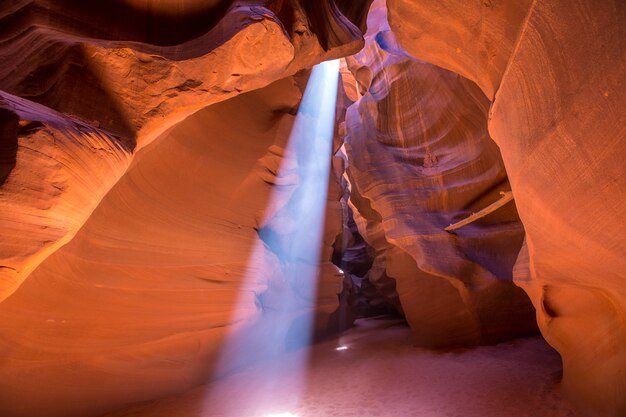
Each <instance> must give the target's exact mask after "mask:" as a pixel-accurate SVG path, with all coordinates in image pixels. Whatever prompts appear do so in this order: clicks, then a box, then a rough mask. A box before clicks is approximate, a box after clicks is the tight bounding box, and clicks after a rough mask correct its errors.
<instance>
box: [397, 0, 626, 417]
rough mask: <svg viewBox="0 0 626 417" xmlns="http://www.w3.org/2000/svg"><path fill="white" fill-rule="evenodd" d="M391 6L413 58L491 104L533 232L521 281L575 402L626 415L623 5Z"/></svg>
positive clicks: (404, 1)
mask: <svg viewBox="0 0 626 417" xmlns="http://www.w3.org/2000/svg"><path fill="white" fill-rule="evenodd" d="M388 8H389V20H390V24H391V28H392V30H393V31H394V33H396V35H397V36H398V39H399V41H400V43H401V44H402V46H403V48H404V49H405V50H406V51H407V52H409V53H410V54H412V55H413V56H415V57H416V58H419V59H424V60H426V61H429V62H433V63H435V64H437V65H440V66H442V67H444V68H448V69H452V70H454V71H456V72H458V73H460V74H463V75H465V76H467V77H468V78H470V79H472V80H474V81H476V82H477V83H478V85H480V86H481V88H482V89H483V91H484V92H485V93H486V94H487V95H488V96H490V97H492V98H493V103H492V105H491V109H490V112H489V132H490V134H491V136H492V137H493V138H494V140H495V141H496V143H497V144H498V146H499V147H500V149H501V152H502V157H503V160H504V164H505V167H506V170H507V173H508V175H509V179H510V182H511V187H512V190H513V194H514V197H515V203H516V205H517V208H518V211H519V214H520V218H521V220H522V223H523V224H524V229H525V231H526V243H525V245H524V248H523V250H522V252H521V254H520V256H519V259H518V262H517V265H516V271H515V281H516V283H517V284H518V285H520V286H521V287H522V288H523V289H525V290H526V292H527V293H528V295H529V296H530V298H531V299H532V301H533V304H534V305H535V307H536V310H537V321H538V324H539V327H540V329H541V331H542V333H543V335H544V337H545V338H546V340H547V341H548V342H549V343H550V344H552V346H554V347H555V348H556V349H557V350H558V351H559V352H560V353H561V355H562V357H563V364H564V376H563V386H564V387H565V388H566V390H567V391H568V392H569V394H570V396H571V398H573V399H575V400H576V401H578V402H579V403H580V404H581V405H583V407H585V408H587V409H588V412H589V413H591V414H592V415H599V416H621V415H624V414H626V402H625V401H626V378H625V375H626V324H625V323H626V287H625V286H624V283H625V282H626V275H625V274H626V256H625V255H626V252H625V248H626V245H624V236H626V223H624V221H623V219H624V217H625V214H626V211H625V209H624V207H625V204H624V203H625V200H624V190H625V189H626V176H624V168H623V165H624V164H623V161H624V157H625V155H626V145H625V142H624V137H626V130H625V129H626V128H625V126H626V116H625V113H624V108H626V101H625V100H626V98H625V97H626V94H625V90H624V83H623V80H624V74H625V72H626V62H625V61H624V57H625V56H626V51H625V49H624V39H626V26H625V25H624V22H625V21H626V3H624V2H623V1H620V0H614V1H604V2H593V1H587V0H576V1H561V0H557V1H543V0H536V1H533V2H530V1H529V2H518V1H501V2H498V1H486V2H485V1H484V2H474V3H468V2H465V1H444V2H441V1H434V0H433V1H422V2H419V4H418V3H416V2H412V1H408V0H389V1H388ZM424 22H428V23H424ZM490 48H495V49H494V57H493V58H492V57H491V55H490V54H489V50H490Z"/></svg>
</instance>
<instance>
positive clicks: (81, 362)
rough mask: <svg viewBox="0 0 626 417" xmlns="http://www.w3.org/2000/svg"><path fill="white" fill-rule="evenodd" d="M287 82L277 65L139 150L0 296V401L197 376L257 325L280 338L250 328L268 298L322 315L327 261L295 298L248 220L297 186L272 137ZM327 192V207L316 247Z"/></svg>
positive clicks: (269, 218)
mask: <svg viewBox="0 0 626 417" xmlns="http://www.w3.org/2000/svg"><path fill="white" fill-rule="evenodd" d="M300 94H301V89H300V87H299V85H298V83H297V82H296V80H294V78H292V77H290V78H286V79H284V80H281V81H278V82H276V83H273V84H271V85H270V86H268V87H266V88H264V89H262V90H258V91H255V92H251V93H247V94H244V95H241V96H239V97H237V98H235V99H232V100H228V101H225V102H223V103H219V104H216V105H213V106H210V107H208V108H206V109H204V110H202V111H200V112H198V113H196V114H194V115H193V116H191V117H189V118H188V119H186V120H185V121H184V122H182V123H180V124H178V125H177V126H176V127H175V128H174V129H172V130H171V132H169V133H168V134H167V135H164V136H163V137H161V138H159V139H157V140H156V141H155V142H154V143H152V144H151V145H149V146H148V147H146V148H145V149H144V150H142V151H141V152H140V153H139V154H138V155H137V157H136V158H135V159H134V161H133V164H132V166H131V167H130V169H129V170H128V172H127V173H126V174H125V175H124V176H123V177H122V178H121V179H120V180H119V181H118V182H117V184H115V185H114V186H113V188H112V189H111V190H110V191H109V192H108V194H107V195H106V197H105V198H104V199H103V200H102V201H101V202H100V204H99V205H98V207H97V208H96V209H95V210H94V211H93V213H92V214H91V215H90V216H89V219H88V220H87V221H86V222H85V224H84V225H83V226H82V228H81V229H80V231H79V232H78V233H77V234H76V236H75V237H74V238H73V239H72V240H71V242H69V243H68V244H66V245H65V246H63V247H62V248H60V249H59V250H57V251H56V252H55V253H54V254H52V255H50V256H49V257H47V258H46V259H45V260H44V261H43V262H42V263H41V264H40V265H39V267H38V268H36V270H35V271H34V272H33V273H31V275H30V276H29V278H28V279H27V280H26V281H25V282H24V284H23V285H22V286H21V288H20V289H19V290H18V291H17V292H16V293H14V294H13V295H12V296H11V297H9V298H8V299H6V300H5V301H4V302H2V304H0V334H1V340H2V342H1V344H0V346H1V347H0V349H1V351H2V355H3V358H4V360H3V364H2V368H3V375H5V377H4V378H3V379H2V381H1V382H0V399H1V401H0V404H1V405H0V408H1V409H2V412H3V414H6V415H11V416H32V415H55V416H72V415H76V416H83V415H97V414H98V413H100V414H102V413H103V412H105V411H107V410H111V409H115V408H119V407H120V406H122V405H124V404H128V403H132V402H137V401H142V400H149V399H153V398H157V397H162V396H167V395H169V394H173V393H176V392H179V391H181V390H184V389H187V388H189V387H191V386H194V385H197V384H199V383H201V382H204V381H206V380H208V379H210V378H213V377H216V376H217V375H216V374H215V372H216V371H219V372H226V371H228V369H227V368H225V367H224V366H220V367H219V368H216V366H217V365H218V364H216V361H217V360H219V359H222V358H223V357H224V353H223V352H221V351H220V347H221V348H222V349H224V348H228V349H229V350H232V349H237V348H239V347H245V349H246V350H247V352H248V356H251V352H255V355H257V354H259V352H258V350H259V349H263V348H264V347H265V346H266V345H265V344H264V338H269V340H271V341H272V343H273V344H274V345H280V344H281V339H282V340H284V339H285V338H286V336H287V335H285V334H280V333H272V331H271V329H269V330H268V328H267V326H266V327H261V328H259V327H258V326H259V325H260V324H262V323H263V321H264V320H266V319H267V318H268V317H270V315H271V313H272V311H273V310H274V308H275V303H276V302H277V300H280V299H282V298H287V299H290V300H292V302H291V305H293V306H294V307H293V311H290V312H286V313H285V314H292V315H293V320H294V321H295V320H298V317H299V316H302V315H303V314H305V313H306V311H307V310H308V311H310V314H313V315H314V316H315V317H316V318H317V321H318V325H319V326H320V327H321V328H322V330H324V329H325V328H326V327H328V325H329V322H330V320H331V319H332V315H333V313H335V310H336V309H337V293H338V292H339V290H340V283H341V274H340V273H339V271H338V270H337V269H336V267H334V266H333V265H332V264H330V262H328V261H327V262H323V263H322V264H321V265H320V267H319V268H320V270H321V271H320V280H319V281H320V282H319V286H318V287H319V288H318V291H317V295H310V294H309V295H308V298H307V294H301V293H299V292H298V291H297V288H292V286H291V285H289V283H290V279H291V277H289V275H288V271H289V268H290V265H289V262H288V261H287V262H286V261H285V260H280V257H279V255H277V254H276V253H275V252H274V251H273V248H271V247H269V246H268V245H266V244H264V242H263V241H262V240H261V238H260V237H259V234H258V232H257V230H259V229H261V228H262V227H265V228H267V227H269V226H268V225H271V224H272V223H273V222H274V220H273V219H274V218H275V217H276V216H278V215H279V214H280V209H281V207H284V206H285V205H287V204H289V200H290V198H291V196H292V194H293V191H294V189H295V187H296V186H297V184H298V176H297V169H296V168H297V160H296V159H295V158H294V157H293V155H289V154H288V153H286V151H285V148H286V142H287V139H288V138H289V132H290V130H291V126H292V124H293V122H294V119H295V116H293V115H292V114H291V113H292V112H293V109H295V107H296V106H297V104H298V97H299V96H300ZM279 166H282V169H281V170H279V169H278V167H279ZM330 178H331V180H330V181H331V183H332V184H334V185H332V186H330V187H329V188H331V189H333V188H334V189H337V190H339V185H338V180H337V176H336V175H332V176H331V177H330ZM341 194H342V193H341V192H336V193H331V194H329V198H330V199H333V201H331V202H329V203H328V204H327V206H328V213H327V228H326V231H325V233H324V242H322V243H323V246H324V249H323V251H324V253H325V257H326V258H327V259H328V260H329V259H330V254H331V253H332V244H333V243H334V240H335V238H336V236H337V235H339V234H340V233H341V224H342V217H341V216H342V212H341V209H340V207H341V206H340V203H339V198H340V195H341ZM270 202H271V204H270ZM294 220H295V219H291V221H290V222H289V224H297V223H296V222H295V221H294ZM279 222H280V224H282V225H283V227H282V228H281V230H279V231H278V232H276V233H280V234H281V235H282V236H283V239H286V240H288V239H289V235H290V234H292V233H294V231H293V230H291V229H290V228H289V227H284V224H285V223H284V222H285V219H280V220H279ZM321 226H323V225H321ZM291 262H294V261H291ZM295 262H297V261H295ZM311 267H314V266H311ZM311 297H314V298H311ZM293 300H295V301H293ZM269 323H270V325H271V324H272V321H271V320H270V321H269ZM287 330H288V329H287ZM226 337H228V339H226ZM255 338H257V339H256V340H255ZM232 340H236V341H237V342H236V343H232ZM226 342H230V343H229V344H228V345H225V343H226ZM254 346H257V349H252V348H253V347H254ZM251 349H252V350H251ZM228 354H232V352H228ZM235 356H236V355H235ZM244 359H245V358H244ZM219 365H222V364H219ZM235 365H239V364H232V366H235ZM33 398H37V401H32V399H33Z"/></svg>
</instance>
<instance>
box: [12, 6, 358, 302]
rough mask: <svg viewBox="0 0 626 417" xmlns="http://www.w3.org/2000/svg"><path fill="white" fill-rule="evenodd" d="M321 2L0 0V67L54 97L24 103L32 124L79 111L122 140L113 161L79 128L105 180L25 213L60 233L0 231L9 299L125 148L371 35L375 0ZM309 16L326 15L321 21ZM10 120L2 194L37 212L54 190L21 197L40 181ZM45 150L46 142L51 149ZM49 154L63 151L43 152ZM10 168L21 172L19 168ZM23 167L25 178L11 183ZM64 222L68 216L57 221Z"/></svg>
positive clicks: (88, 163)
mask: <svg viewBox="0 0 626 417" xmlns="http://www.w3.org/2000/svg"><path fill="white" fill-rule="evenodd" d="M322 3H323V4H324V7H323V8H322V9H315V10H308V9H307V8H306V7H304V6H303V4H305V2H300V1H296V0H292V1H254V2H247V1H208V2H200V1H197V0H191V1H179V2H177V1H157V2H150V4H147V3H146V2H141V1H135V0H127V1H123V0H113V1H110V2H106V3H103V2H89V3H85V2H81V1H77V0H63V1H55V2H49V1H45V0H19V1H13V2H5V3H3V4H2V6H1V7H0V42H1V45H0V61H2V62H5V63H7V64H6V65H4V64H3V65H2V66H0V91H3V92H4V93H3V94H6V93H8V94H10V95H13V96H18V97H21V98H23V99H25V100H28V101H31V102H34V103H38V104H41V105H42V106H45V108H44V107H42V106H36V105H34V104H32V105H31V104H28V103H26V102H22V103H25V104H23V106H26V107H30V108H31V109H39V110H35V111H30V113H29V116H28V117H30V118H29V119H24V120H25V122H24V123H26V122H27V121H35V122H37V121H39V120H40V119H41V118H43V117H45V116H44V115H39V114H38V113H37V112H43V113H46V112H47V111H48V110H47V109H54V110H55V111H56V112H57V116H56V117H57V119H58V118H61V119H62V118H64V117H68V121H67V122H66V124H71V123H73V122H72V120H79V121H81V123H83V124H84V125H89V126H91V128H93V129H94V131H96V130H97V131H99V132H104V133H102V135H105V136H107V137H115V139H112V140H114V141H116V142H119V143H120V144H121V145H120V146H122V148H123V149H124V150H123V151H120V152H118V150H113V151H112V152H109V153H108V155H110V157H111V158H112V160H111V161H109V162H107V161H104V159H106V157H107V154H105V153H104V152H100V153H96V152H91V151H90V149H91V148H92V146H91V145H90V142H91V141H92V139H90V138H89V137H88V135H79V136H77V135H76V133H74V135H73V136H74V142H75V143H74V144H73V145H72V146H74V147H76V148H77V150H76V153H80V156H81V158H82V159H77V160H76V161H75V163H76V164H80V165H81V166H82V167H83V169H84V170H86V171H88V172H93V173H95V174H94V175H93V176H94V177H101V179H100V180H98V181H99V182H91V183H89V184H88V187H90V188H91V191H92V195H91V196H90V198H89V199H85V198H83V199H81V200H80V201H79V200H75V201H74V200H73V199H74V198H76V196H77V194H68V191H67V189H66V188H63V187H62V188H60V189H59V191H58V195H55V196H54V199H55V200H57V201H59V202H62V203H60V204H67V206H68V207H69V206H72V207H80V209H77V210H74V211H66V212H64V214H63V218H62V219H60V218H59V212H58V211H57V212H56V213H55V212H53V211H52V210H40V211H39V213H38V217H37V218H33V217H31V218H27V217H22V218H21V220H20V223H21V226H19V227H21V228H22V229H23V230H30V229H29V227H31V226H32V227H31V229H37V228H39V227H44V226H45V227H50V228H54V229H56V232H55V233H54V234H53V233H45V234H41V233H40V232H33V233H24V234H23V236H22V237H21V238H20V239H21V240H22V242H21V243H20V242H17V241H16V242H9V241H6V242H3V245H2V246H3V247H2V248H1V249H0V254H1V257H0V265H2V268H0V282H1V284H0V300H2V299H4V298H6V297H8V296H9V295H10V294H11V293H13V292H14V291H15V290H16V289H17V288H18V287H19V285H20V284H21V283H22V282H23V281H24V279H26V277H27V276H28V274H29V273H30V272H31V271H32V270H34V268H35V267H36V266H37V265H38V264H39V262H41V260H43V259H45V257H46V256H47V255H49V254H50V253H52V252H54V250H56V249H57V248H59V247H60V246H62V245H63V244H64V243H66V242H67V241H69V240H70V239H71V237H72V236H73V235H74V233H76V231H77V230H78V228H80V226H81V225H82V224H83V223H84V222H85V220H86V219H87V217H88V216H89V213H91V211H92V210H93V209H94V208H95V207H96V205H97V204H98V202H99V201H100V198H101V197H102V196H103V195H104V194H105V193H106V192H107V191H108V190H109V189H110V187H111V186H112V185H113V184H115V182H116V181H117V179H119V178H120V177H121V176H122V175H123V173H124V171H125V169H126V166H128V162H129V161H126V162H125V164H126V165H125V166H124V164H119V163H118V162H117V161H118V160H124V159H127V158H128V153H131V154H134V152H136V151H137V150H139V149H141V148H142V147H144V146H146V145H148V144H150V143H151V142H152V141H153V140H154V139H156V138H157V137H159V136H160V135H162V134H163V133H165V132H166V131H167V130H168V129H170V128H171V127H172V126H174V125H175V124H176V123H179V122H180V121H182V120H184V119H185V118H186V117H188V116H190V115H191V114H193V113H194V112H196V111H198V110H200V109H202V108H203V107H206V106H207V105H210V104H213V103H216V102H219V101H222V100H226V99H228V98H231V97H234V96H235V95H237V94H239V93H241V92H244V91H251V90H254V89H256V88H260V87H263V86H265V85H268V84H269V83H271V82H273V81H276V80H278V79H281V78H284V77H286V76H288V75H292V74H294V73H296V72H297V71H299V70H301V69H305V68H310V67H311V66H313V65H314V64H316V63H318V62H321V61H323V60H327V59H333V58H338V57H341V56H344V55H347V54H349V53H353V52H356V51H357V50H358V49H359V48H360V47H361V46H362V42H363V41H362V36H361V30H362V28H364V21H363V20H364V12H365V11H366V10H367V7H368V3H369V2H368V1H367V0H366V1H361V2H358V4H356V3H355V4H353V5H352V6H348V5H346V4H343V2H339V5H337V4H335V2H334V1H333V0H326V1H324V2H322ZM342 10H344V11H345V13H346V14H347V16H348V17H346V16H344V15H343V14H342ZM307 13H308V14H307ZM350 19H352V20H353V21H354V22H352V21H351V20H350ZM311 22H318V23H317V24H316V25H315V26H314V27H313V25H312V23H311ZM321 22H324V24H321ZM330 33H332V36H331V35H330ZM3 107H6V106H3ZM46 108H47V109H46ZM9 111H11V109H9ZM20 117H21V116H20ZM10 119H12V116H7V117H0V124H2V125H1V126H0V134H2V138H0V164H1V165H0V178H2V179H3V180H4V178H5V177H7V179H6V181H5V185H3V186H2V188H0V190H2V189H5V190H6V191H4V192H5V194H4V195H3V198H2V203H1V204H10V205H11V208H12V209H14V210H16V211H17V212H20V211H23V212H29V211H30V210H31V208H30V205H33V204H35V205H40V206H46V205H48V204H49V201H50V200H51V197H50V195H48V194H45V193H39V194H36V195H35V194H33V195H31V199H29V200H26V199H23V198H21V197H16V196H15V194H14V193H15V192H14V190H15V187H24V188H25V189H30V188H32V189H36V188H37V187H39V186H38V185H37V184H35V183H32V184H31V183H24V182H23V181H25V180H26V178H27V177H28V176H29V175H31V174H29V173H28V172H25V173H21V171H29V172H31V173H33V172H36V171H37V169H38V168H37V167H36V166H35V165H33V164H32V161H27V160H26V159H24V160H20V159H21V158H22V156H23V155H26V154H25V153H24V152H23V151H22V150H20V145H19V144H20V143H22V140H21V139H18V140H17V142H18V147H17V148H16V149H14V148H15V146H14V145H15V142H16V139H15V137H16V134H17V133H16V132H15V129H14V125H15V121H14V120H10ZM5 120H6V122H5ZM5 123H7V126H6V127H5V126H4V125H5ZM11 126H13V127H11ZM5 136H6V138H5ZM5 144H6V145H5ZM82 147H86V148H85V149H81V148H82ZM40 151H41V152H44V153H46V152H48V148H46V147H42V149H40ZM16 157H17V159H18V160H17V164H16V163H15V159H16ZM46 157H47V158H48V159H50V158H52V159H54V158H55V156H54V155H52V154H48V153H46V154H44V155H41V158H46ZM5 160H6V161H7V162H4V161H5ZM66 162H67V163H68V164H72V163H74V162H72V161H66ZM100 165H104V166H105V168H100ZM13 167H15V168H13ZM12 170H13V171H16V172H14V173H13V174H10V172H11V171H12ZM17 171H20V172H17ZM66 174H67V175H68V176H69V177H70V178H69V179H68V181H74V182H82V181H83V179H82V177H83V176H85V175H82V173H81V172H79V171H77V170H73V169H71V168H70V169H68V170H67V172H66ZM18 176H19V177H21V180H20V181H22V182H20V183H19V184H17V185H16V184H13V182H14V181H16V178H17V177H18ZM36 176H37V174H36V173H35V174H34V176H33V178H32V180H33V181H34V178H35V177H36ZM86 176H89V175H86ZM92 180H93V179H88V180H87V182H89V181H92ZM98 187H101V188H98ZM33 199H34V200H33ZM9 200H10V202H9ZM35 200H37V201H35ZM66 200H67V201H66ZM55 204H56V203H55ZM3 214H5V216H8V217H10V216H11V214H9V212H5V213H3ZM0 220H1V221H0V233H1V234H2V235H3V236H5V235H6V236H12V235H13V234H14V232H15V227H16V226H15V225H14V224H13V221H12V220H11V219H7V218H2V219H0ZM59 221H65V224H64V225H63V226H62V227H59V224H58V223H59ZM29 224H30V226H28V225H29Z"/></svg>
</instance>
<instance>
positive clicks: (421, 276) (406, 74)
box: [345, 2, 536, 347]
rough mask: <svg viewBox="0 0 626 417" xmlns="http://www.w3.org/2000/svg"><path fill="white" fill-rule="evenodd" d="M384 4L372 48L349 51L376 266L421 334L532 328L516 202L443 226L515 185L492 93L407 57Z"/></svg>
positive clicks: (438, 339) (358, 182) (359, 191)
mask: <svg viewBox="0 0 626 417" xmlns="http://www.w3.org/2000/svg"><path fill="white" fill-rule="evenodd" d="M385 12H386V10H385V5H384V2H375V3H374V6H372V11H370V15H369V18H368V19H369V23H368V27H369V29H368V33H367V35H366V46H365V49H364V50H363V51H362V52H360V53H359V54H357V55H354V56H352V57H349V58H347V62H348V65H349V67H350V68H351V70H352V72H353V73H354V74H355V78H356V80H357V81H358V82H359V84H360V85H361V86H362V88H363V89H364V91H365V93H364V96H363V97H362V98H361V99H360V100H359V101H357V102H356V103H355V104H354V105H352V106H351V107H350V108H349V109H348V111H347V116H346V137H345V142H346V150H347V155H348V161H349V164H348V174H349V178H350V183H351V186H352V195H351V201H352V203H353V205H354V206H355V208H356V209H357V211H358V212H359V214H360V217H361V219H360V221H357V223H358V224H359V231H360V232H361V234H362V235H363V237H364V238H365V239H366V240H367V241H368V243H369V244H370V245H372V246H373V247H374V248H376V251H377V259H376V260H375V261H374V265H373V267H372V268H373V269H374V270H376V269H377V270H378V271H379V276H380V281H382V282H381V285H387V286H390V284H389V280H394V281H395V286H396V288H397V293H398V295H399V297H400V301H401V304H402V309H403V310H404V313H405V315H406V318H407V320H408V321H409V323H410V325H411V328H412V330H413V332H414V334H415V337H416V341H417V343H418V344H419V345H422V346H430V347H449V346H459V345H475V344H479V343H493V342H497V341H501V340H504V339H507V338H510V337H513V336H516V335H521V334H527V333H531V332H533V331H534V330H535V329H536V326H535V324H534V316H533V309H532V305H531V303H530V301H529V300H528V297H527V296H526V295H525V294H524V293H523V291H521V290H520V289H519V288H517V287H516V286H515V285H514V284H513V282H512V269H513V264H514V262H515V259H516V257H517V254H518V252H519V249H520V247H521V244H522V239H523V236H524V231H523V228H522V225H521V223H520V221H519V217H518V216H517V212H516V210H515V206H514V204H512V203H509V204H507V205H506V206H505V207H503V208H501V209H499V210H498V211H496V212H494V213H492V214H490V215H489V216H487V217H485V218H483V219H480V220H479V221H477V222H475V223H472V224H471V225H469V226H466V227H464V228H462V229H459V230H458V231H457V234H456V235H453V234H449V233H447V232H446V231H444V228H445V227H446V226H448V224H450V223H453V222H455V221H457V220H459V219H462V218H464V217H466V216H467V215H469V214H471V213H472V212H473V211H478V210H480V209H481V208H483V207H485V206H488V205H489V204H491V203H492V202H494V201H496V200H498V199H499V197H500V195H499V192H500V191H505V190H508V188H509V184H508V180H507V176H506V172H505V170H504V164H503V163H502V159H501V157H500V153H499V150H498V147H497V145H496V144H495V143H494V142H493V141H492V140H491V139H490V138H489V135H488V133H487V110H488V105H489V101H488V100H487V98H486V97H485V96H484V94H483V93H482V92H481V91H480V89H479V88H478V87H477V86H476V85H475V84H474V83H472V82H471V81H469V80H467V79H464V78H462V77H460V76H458V75H456V74H454V73H452V72H449V71H446V70H443V69H440V68H437V67H435V66H433V65H430V64H426V63H424V62H421V61H417V60H415V59H413V58H411V57H408V56H407V54H406V53H405V52H404V51H402V49H401V48H400V47H399V46H398V45H397V42H396V41H395V38H394V36H393V34H392V33H391V32H390V30H389V27H388V26H387V23H386V13H385ZM373 274H374V273H373V272H372V271H370V276H372V275H373ZM389 290H390V291H391V290H393V288H390V289H389Z"/></svg>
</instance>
